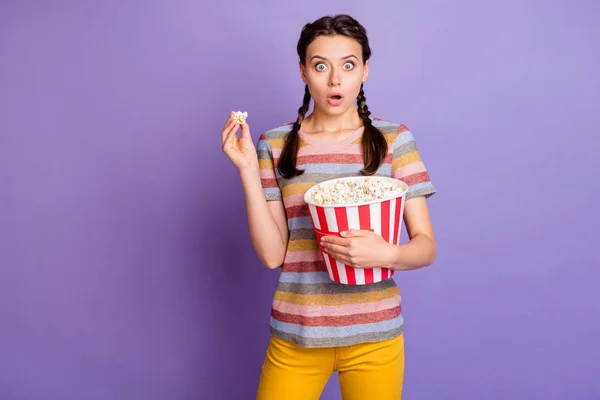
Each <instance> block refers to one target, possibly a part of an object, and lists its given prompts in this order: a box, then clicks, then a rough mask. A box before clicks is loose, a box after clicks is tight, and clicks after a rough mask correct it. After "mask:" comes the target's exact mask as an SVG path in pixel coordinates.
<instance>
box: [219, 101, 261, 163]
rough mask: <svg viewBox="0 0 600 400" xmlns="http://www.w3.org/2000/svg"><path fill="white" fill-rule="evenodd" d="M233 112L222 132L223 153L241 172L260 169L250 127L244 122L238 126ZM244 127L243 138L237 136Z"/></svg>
mask: <svg viewBox="0 0 600 400" xmlns="http://www.w3.org/2000/svg"><path fill="white" fill-rule="evenodd" d="M233 114H234V113H233V112H232V113H231V114H230V115H229V119H228V120H227V122H226V123H225V127H224V128H223V131H222V132H221V140H222V142H223V153H225V154H226V155H227V157H229V159H230V160H231V162H232V163H233V165H235V166H236V167H237V168H238V169H239V170H240V171H242V170H244V169H247V168H251V167H253V166H256V167H258V157H257V153H256V148H255V147H254V143H253V142H252V137H251V136H250V126H249V125H248V123H246V122H244V123H243V124H242V125H240V124H238V123H237V122H236V121H235V119H234V118H233ZM240 126H241V127H242V137H241V138H239V137H238V136H237V131H238V129H239V128H240Z"/></svg>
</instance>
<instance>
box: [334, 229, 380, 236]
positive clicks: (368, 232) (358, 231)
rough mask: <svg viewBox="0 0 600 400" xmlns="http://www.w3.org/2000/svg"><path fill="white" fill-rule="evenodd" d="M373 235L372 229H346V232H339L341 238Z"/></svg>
mask: <svg viewBox="0 0 600 400" xmlns="http://www.w3.org/2000/svg"><path fill="white" fill-rule="evenodd" d="M372 233H373V229H369V230H366V229H348V230H347V231H344V232H340V235H342V236H343V237H346V238H347V237H367V236H369V235H371V234H372Z"/></svg>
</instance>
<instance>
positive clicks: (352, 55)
mask: <svg viewBox="0 0 600 400" xmlns="http://www.w3.org/2000/svg"><path fill="white" fill-rule="evenodd" d="M352 57H354V58H356V59H357V60H358V57H356V56H355V55H354V54H350V55H349V56H346V57H342V60H346V59H348V58H352ZM315 58H319V59H321V60H325V61H327V59H326V58H325V57H321V56H313V57H312V58H311V59H310V61H312V60H314V59H315Z"/></svg>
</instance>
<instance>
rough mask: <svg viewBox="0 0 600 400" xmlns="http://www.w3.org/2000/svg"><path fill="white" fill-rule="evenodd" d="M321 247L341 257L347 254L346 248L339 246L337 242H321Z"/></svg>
mask: <svg viewBox="0 0 600 400" xmlns="http://www.w3.org/2000/svg"><path fill="white" fill-rule="evenodd" d="M322 246H323V248H324V249H325V251H326V252H327V253H329V252H333V253H335V254H337V255H340V256H342V257H347V256H348V248H347V247H344V246H340V245H337V244H332V243H323V245H322Z"/></svg>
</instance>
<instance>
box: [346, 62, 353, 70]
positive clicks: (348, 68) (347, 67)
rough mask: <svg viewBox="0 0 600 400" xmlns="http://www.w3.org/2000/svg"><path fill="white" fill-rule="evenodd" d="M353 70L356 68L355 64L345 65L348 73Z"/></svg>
mask: <svg viewBox="0 0 600 400" xmlns="http://www.w3.org/2000/svg"><path fill="white" fill-rule="evenodd" d="M353 68H354V63H351V62H347V63H345V64H344V69H345V70H346V71H351V70H352V69H353Z"/></svg>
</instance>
